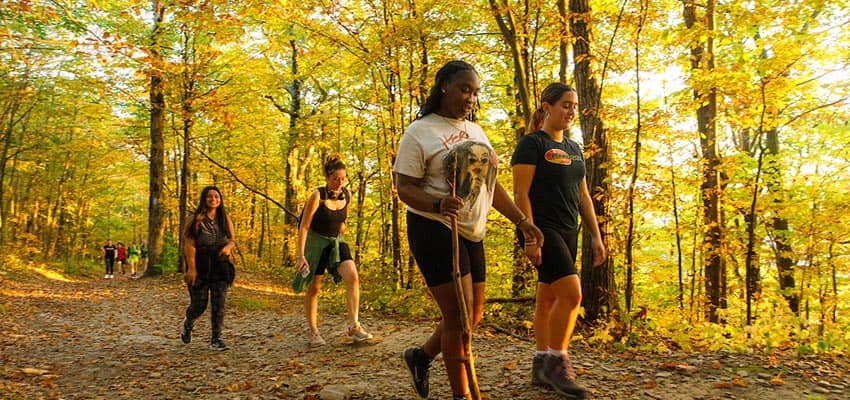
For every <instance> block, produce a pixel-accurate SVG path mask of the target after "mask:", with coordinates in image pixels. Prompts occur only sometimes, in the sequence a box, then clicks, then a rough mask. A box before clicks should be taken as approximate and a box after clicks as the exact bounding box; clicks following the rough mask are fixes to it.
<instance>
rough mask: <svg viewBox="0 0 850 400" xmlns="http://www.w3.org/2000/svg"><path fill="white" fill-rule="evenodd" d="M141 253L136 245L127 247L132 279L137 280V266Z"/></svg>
mask: <svg viewBox="0 0 850 400" xmlns="http://www.w3.org/2000/svg"><path fill="white" fill-rule="evenodd" d="M140 256H141V251H140V250H139V248H138V247H137V246H136V245H135V244H132V243H131V244H130V247H127V262H128V263H129V264H130V278H134V279H135V278H136V264H138V263H139V257H140Z"/></svg>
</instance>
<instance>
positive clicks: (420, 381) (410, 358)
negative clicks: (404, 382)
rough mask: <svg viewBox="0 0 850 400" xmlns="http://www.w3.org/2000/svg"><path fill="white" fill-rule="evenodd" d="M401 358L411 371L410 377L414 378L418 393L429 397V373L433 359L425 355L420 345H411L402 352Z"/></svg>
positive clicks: (425, 397)
mask: <svg viewBox="0 0 850 400" xmlns="http://www.w3.org/2000/svg"><path fill="white" fill-rule="evenodd" d="M401 358H402V359H403V360H404V365H406V366H407V369H408V370H409V371H410V377H411V378H412V380H413V389H414V390H416V394H418V395H419V397H421V398H423V399H427V398H428V392H429V387H428V374H429V370H430V368H431V359H429V358H428V356H427V355H425V351H424V350H422V348H420V347H411V348H409V349H407V350H405V351H404V352H403V353H401Z"/></svg>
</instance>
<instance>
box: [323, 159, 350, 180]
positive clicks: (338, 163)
mask: <svg viewBox="0 0 850 400" xmlns="http://www.w3.org/2000/svg"><path fill="white" fill-rule="evenodd" d="M323 168H324V170H325V176H329V175H330V174H332V173H334V171H336V170H338V169H345V163H343V162H342V156H340V155H339V154H338V153H334V154H331V155H329V156H327V157H325V164H324V166H323Z"/></svg>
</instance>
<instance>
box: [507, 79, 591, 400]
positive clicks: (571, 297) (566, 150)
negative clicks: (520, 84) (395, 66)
mask: <svg viewBox="0 0 850 400" xmlns="http://www.w3.org/2000/svg"><path fill="white" fill-rule="evenodd" d="M577 109H578V95H577V93H576V91H575V89H573V88H571V87H569V86H567V85H564V84H561V83H553V84H551V85H549V86H547V87H546V89H544V90H543V94H542V95H541V101H540V108H539V109H537V111H536V112H535V113H534V121H533V123H532V127H533V129H534V130H535V131H534V132H532V133H529V134H528V135H525V136H523V137H522V138H521V139H520V140H519V143H517V146H516V150H515V151H514V154H513V158H512V159H511V165H513V175H514V196H515V198H516V204H517V205H518V206H519V208H520V209H522V212H523V213H524V214H525V215H527V216H528V218H529V219H531V220H532V221H533V222H534V224H535V225H537V226H539V227H540V229H541V230H542V231H543V236H544V238H545V241H544V242H543V243H541V242H540V241H539V240H537V239H536V238H528V237H525V239H524V247H525V254H526V255H527V256H528V258H529V259H530V260H532V262H533V263H534V264H535V266H536V267H537V300H536V308H535V311H534V338H535V341H536V351H535V354H534V358H533V360H532V368H531V383H532V384H533V385H547V386H550V387H552V388H553V389H554V390H555V391H556V392H558V393H559V394H561V395H564V396H568V397H570V398H584V397H585V396H586V395H587V393H586V391H585V389H584V388H582V387H580V386H578V385H576V383H575V379H576V376H575V372H574V369H573V366H572V362H571V361H570V355H569V353H568V348H569V344H570V337H571V336H572V334H573V329H574V328H575V323H576V318H577V316H578V310H579V306H580V305H581V283H580V282H579V277H578V273H577V271H576V267H575V261H576V252H577V243H578V230H579V225H578V215H579V214H581V219H582V221H583V222H584V227H585V229H587V231H588V232H590V234H591V236H592V237H593V265H600V264H602V263H603V262H604V261H605V258H606V254H605V246H604V244H603V243H602V237H601V235H600V233H599V226H598V225H597V223H596V213H595V212H594V210H593V201H592V200H591V198H590V193H589V192H588V190H587V182H586V181H585V179H584V176H585V164H584V156H583V154H582V149H581V147H580V146H579V145H578V143H576V142H574V141H572V140H570V138H569V137H568V136H569V135H568V133H569V129H570V127H571V126H572V124H573V121H574V120H575V116H576V110H577ZM565 132H566V134H565Z"/></svg>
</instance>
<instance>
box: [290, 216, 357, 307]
mask: <svg viewBox="0 0 850 400" xmlns="http://www.w3.org/2000/svg"><path fill="white" fill-rule="evenodd" d="M340 243H346V241H345V238H343V237H342V235H339V236H336V237H331V236H324V235H320V234H318V233H316V232H313V230H312V229H308V230H307V242H306V243H305V244H304V258H306V259H307V265H309V266H310V274H309V275H307V277H306V278H305V277H302V276H301V274H299V273H297V272H296V273H295V278H294V279H293V280H292V290H294V291H295V293H301V291H303V290H304V287H305V286H307V285H308V284H310V282H312V281H313V276H315V274H316V269H317V268H319V259H321V258H322V252H324V251H325V249H326V248H328V247H330V248H331V252H330V256H329V257H328V266H327V268H326V270H327V271H328V272H329V273H330V274H331V275H332V276H333V278H334V283H339V282H340V281H342V276H340V275H339V272H338V271H337V268H338V267H339V263H340V259H339V244H340Z"/></svg>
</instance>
